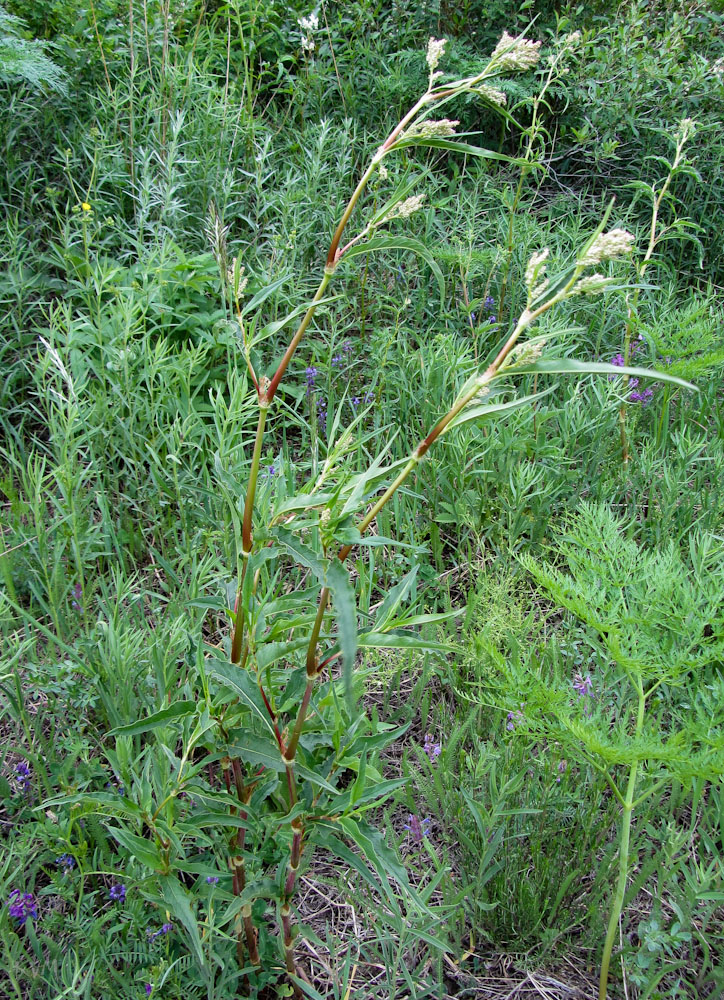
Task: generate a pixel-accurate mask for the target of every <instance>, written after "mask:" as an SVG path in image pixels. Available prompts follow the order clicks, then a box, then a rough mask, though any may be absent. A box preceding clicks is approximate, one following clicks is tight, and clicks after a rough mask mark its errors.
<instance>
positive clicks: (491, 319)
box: [488, 316, 498, 326]
mask: <svg viewBox="0 0 724 1000" xmlns="http://www.w3.org/2000/svg"><path fill="white" fill-rule="evenodd" d="M497 322H498V317H497V316H491V317H490V319H489V320H488V323H490V325H491V326H495V324H496V323H497Z"/></svg>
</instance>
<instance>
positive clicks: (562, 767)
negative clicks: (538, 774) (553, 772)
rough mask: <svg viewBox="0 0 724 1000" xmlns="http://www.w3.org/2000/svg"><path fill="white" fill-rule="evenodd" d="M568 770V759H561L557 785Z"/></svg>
mask: <svg viewBox="0 0 724 1000" xmlns="http://www.w3.org/2000/svg"><path fill="white" fill-rule="evenodd" d="M567 770H568V761H567V760H559V761H558V777H557V778H556V784H557V785H560V783H561V778H562V777H563V775H564V774H565V773H566V771H567Z"/></svg>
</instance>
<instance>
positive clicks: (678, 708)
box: [479, 504, 724, 781]
mask: <svg viewBox="0 0 724 1000" xmlns="http://www.w3.org/2000/svg"><path fill="white" fill-rule="evenodd" d="M556 555H557V559H556V562H555V563H552V562H542V561H538V560H535V559H533V558H531V557H529V556H528V557H525V556H524V557H522V558H521V562H522V563H523V565H524V566H525V567H526V569H527V570H528V571H529V572H530V573H531V575H532V576H533V577H534V579H535V580H536V582H537V583H538V585H539V586H540V587H541V588H542V589H543V590H544V591H545V592H546V594H547V595H548V596H549V597H550V598H552V599H553V600H554V601H555V602H556V604H558V605H559V606H561V607H563V608H565V609H567V610H568V611H569V612H571V613H572V614H573V615H575V616H576V618H578V619H579V620H580V621H581V622H582V623H584V624H585V625H586V626H588V627H589V628H590V630H591V631H592V635H591V636H590V638H591V639H592V641H594V642H595V643H596V644H597V645H598V646H599V647H600V648H601V652H602V654H603V657H604V662H605V661H606V660H611V661H613V667H612V668H608V669H607V670H603V671H601V673H600V674H599V673H596V672H594V676H593V678H592V680H591V687H592V693H591V694H590V695H588V694H586V695H583V694H581V692H580V691H579V690H577V689H576V687H574V683H573V682H574V670H573V669H572V668H571V667H569V666H568V664H567V663H566V651H565V646H564V645H563V644H561V643H560V642H557V641H556V640H555V638H549V639H548V641H547V642H546V644H545V645H544V646H542V647H538V648H537V649H535V648H528V649H525V648H524V647H518V648H516V649H514V650H508V651H506V652H505V653H501V652H500V651H494V652H493V651H492V650H490V649H489V648H487V650H486V652H487V653H488V654H491V653H492V655H489V659H490V662H491V668H492V669H491V676H495V675H497V677H498V678H500V682H501V686H502V687H503V688H505V689H507V690H508V691H511V690H513V691H515V704H513V702H512V701H511V703H510V705H508V706H507V707H509V708H510V709H511V712H512V720H511V721H512V723H513V725H512V726H511V727H510V728H515V729H521V730H522V729H525V730H527V731H529V732H531V733H534V734H538V735H541V736H543V735H544V736H545V737H547V738H549V739H554V740H556V741H558V742H560V743H561V744H562V745H564V746H565V747H566V748H567V752H569V753H575V748H576V747H578V749H579V752H581V753H582V754H583V756H584V757H585V758H586V759H587V760H589V761H591V762H592V763H595V764H596V766H598V767H599V768H600V769H601V770H602V771H605V772H606V773H609V772H610V771H611V770H612V769H615V768H616V767H619V766H621V765H630V764H633V763H634V762H636V761H638V762H640V763H641V764H644V765H645V766H646V767H647V769H648V773H649V776H650V777H656V778H658V779H660V778H661V777H663V776H664V775H671V776H674V775H676V776H677V777H679V778H681V780H683V781H686V780H687V779H690V778H691V777H693V776H695V775H701V776H704V777H709V778H713V777H715V776H716V775H719V774H722V773H724V697H723V696H724V680H723V678H722V674H721V670H720V669H719V665H720V664H721V662H722V660H724V611H723V610H722V609H723V608H724V559H723V558H722V546H721V543H720V542H719V541H718V540H717V539H712V538H711V537H708V536H701V535H692V539H691V543H690V553H689V556H688V558H687V559H686V560H685V559H684V558H683V557H682V555H681V553H680V552H679V550H678V549H677V547H676V546H675V545H674V544H673V543H671V544H669V545H667V546H666V547H664V548H662V549H658V550H651V549H646V548H642V547H640V546H639V545H638V544H637V542H636V541H635V540H633V539H632V538H630V537H627V535H626V533H625V531H624V530H622V526H621V524H620V523H619V522H618V521H617V520H616V518H615V517H614V516H613V514H612V513H611V512H610V510H608V509H607V508H605V507H603V506H597V505H585V504H584V505H583V506H582V508H581V510H580V512H579V513H578V515H577V516H576V517H575V518H574V519H573V520H572V521H571V523H570V524H569V526H568V530H567V531H566V533H565V535H564V536H563V537H562V538H561V539H560V541H559V543H558V546H557V553H556ZM483 646H485V644H483ZM479 651H480V647H479ZM584 673H585V671H584ZM639 685H640V686H641V689H642V691H643V692H644V696H645V705H646V715H645V721H644V724H643V726H642V727H641V729H640V731H639V733H638V735H634V728H635V727H634V723H635V719H636V711H637V709H636V706H637V703H638V690H639ZM664 695H665V697H664Z"/></svg>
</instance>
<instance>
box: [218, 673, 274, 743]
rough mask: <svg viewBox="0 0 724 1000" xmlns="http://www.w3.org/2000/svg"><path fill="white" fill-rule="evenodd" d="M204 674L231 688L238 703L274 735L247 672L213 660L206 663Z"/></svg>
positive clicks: (252, 680) (265, 711) (253, 682)
mask: <svg viewBox="0 0 724 1000" xmlns="http://www.w3.org/2000/svg"><path fill="white" fill-rule="evenodd" d="M206 672H207V674H209V675H210V676H211V677H216V679H217V680H220V681H221V682H222V684H225V685H226V686H227V687H229V688H231V690H232V691H233V692H234V694H235V695H237V696H238V698H239V699H240V701H242V702H243V703H244V704H245V705H246V706H247V708H250V709H251V711H252V712H253V713H254V714H255V715H256V716H257V717H258V718H259V719H261V721H262V722H263V723H264V725H265V727H266V728H267V729H268V730H269V732H270V733H272V734H273V733H274V727H273V725H272V723H271V719H270V718H269V713H268V712H267V710H266V706H265V704H264V699H263V698H262V696H261V692H260V691H259V685H258V684H257V683H256V680H255V679H254V677H253V676H252V675H251V674H250V673H249V671H248V670H242V669H241V667H238V666H236V664H234V663H228V662H227V661H226V660H218V659H216V658H213V659H210V660H209V661H208V662H207V665H206Z"/></svg>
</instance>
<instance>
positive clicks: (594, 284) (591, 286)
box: [571, 273, 608, 295]
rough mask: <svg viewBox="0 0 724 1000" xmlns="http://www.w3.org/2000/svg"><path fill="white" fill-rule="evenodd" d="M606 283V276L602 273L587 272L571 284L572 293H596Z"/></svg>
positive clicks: (602, 288) (601, 289) (600, 290)
mask: <svg viewBox="0 0 724 1000" xmlns="http://www.w3.org/2000/svg"><path fill="white" fill-rule="evenodd" d="M607 284H608V278H607V277H606V276H605V275H603V274H598V273H596V274H589V275H586V277H585V278H580V279H579V280H578V281H577V282H576V283H575V285H574V286H573V291H572V293H571V294H573V295H598V293H599V292H602V291H603V290H604V288H605V287H606V285H607Z"/></svg>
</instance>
